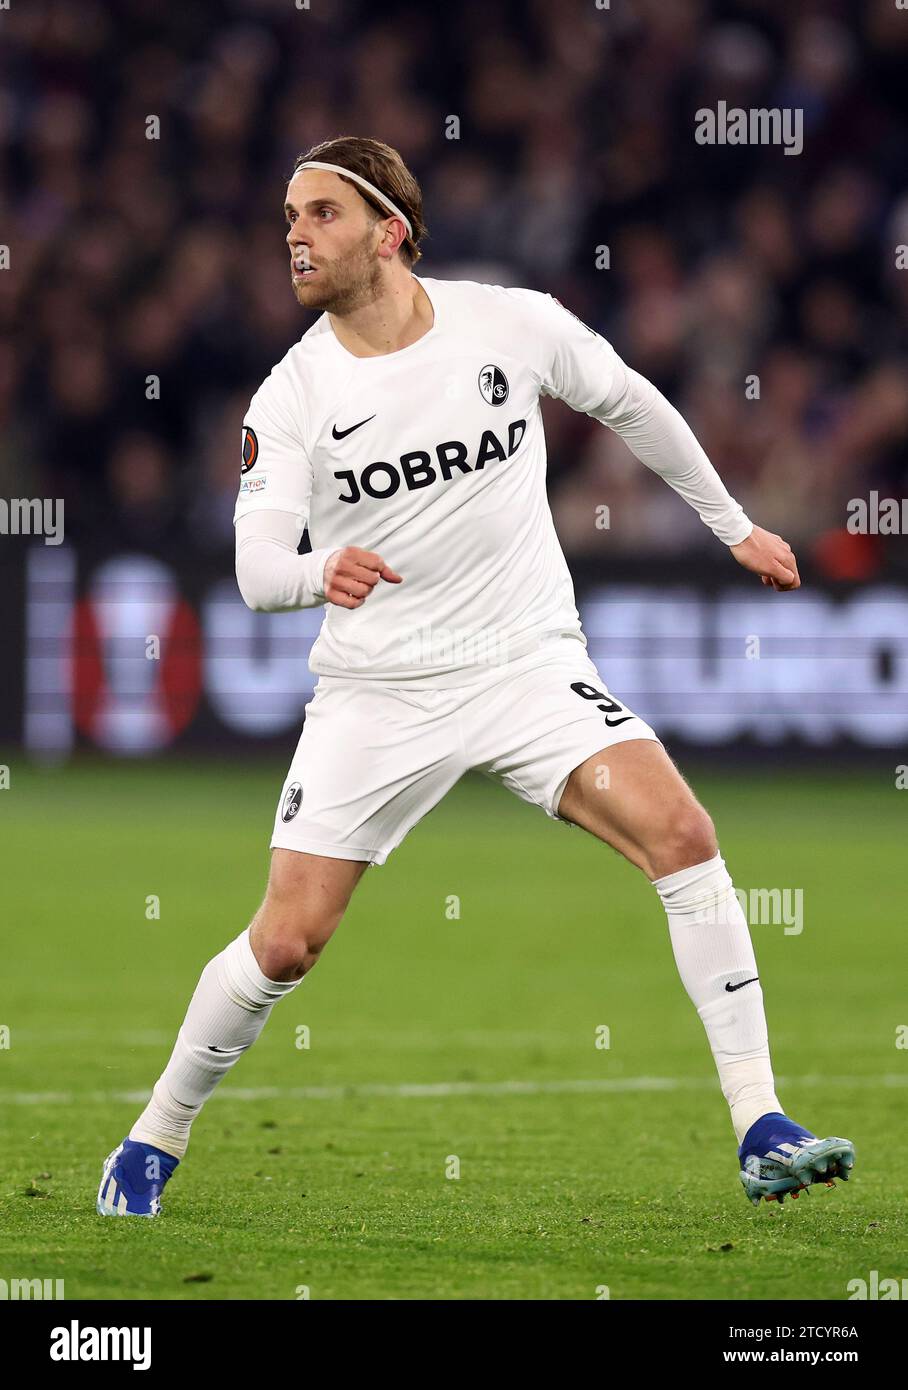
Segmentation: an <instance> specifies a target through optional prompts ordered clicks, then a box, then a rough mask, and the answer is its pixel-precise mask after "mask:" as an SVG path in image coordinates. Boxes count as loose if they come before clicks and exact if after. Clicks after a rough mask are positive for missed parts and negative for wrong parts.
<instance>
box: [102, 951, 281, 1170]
mask: <svg viewBox="0 0 908 1390" xmlns="http://www.w3.org/2000/svg"><path fill="white" fill-rule="evenodd" d="M299 983H300V981H299V980H288V981H286V982H285V981H281V980H269V979H268V978H267V976H265V975H263V974H262V972H261V970H260V969H259V964H258V961H257V960H256V958H255V954H254V952H253V950H252V946H251V945H250V942H249V928H248V927H247V928H246V929H245V930H244V931H242V932H240V934H239V936H238V937H237V938H236V939H235V940H234V941H231V942H230V945H229V946H226V947H225V948H224V950H223V951H221V953H220V955H217V956H215V957H214V958H213V960H210V961H209V962H208V964H207V965H206V966H205V969H204V970H203V971H202V974H201V976H200V978H199V982H198V984H197V985H196V988H195V993H194V994H193V996H192V999H191V1000H190V1001H189V1008H188V1009H187V1011H186V1017H185V1018H184V1020H183V1026H182V1028H181V1029H180V1031H179V1034H178V1035H177V1040H176V1043H175V1045H174V1049H173V1052H172V1053H171V1056H170V1061H169V1062H168V1063H167V1066H166V1067H165V1068H164V1071H163V1072H162V1074H161V1076H160V1077H159V1078H158V1080H157V1082H156V1083H155V1087H154V1091H153V1092H152V1097H151V1100H150V1101H149V1102H148V1104H147V1105H146V1107H145V1109H144V1110H143V1111H142V1113H141V1115H140V1116H139V1118H138V1119H137V1120H136V1122H135V1124H134V1125H133V1127H132V1129H131V1130H130V1131H129V1137H130V1139H138V1140H141V1141H142V1143H144V1144H153V1145H154V1146H155V1148H158V1149H163V1150H164V1152H165V1153H169V1154H173V1155H174V1157H176V1158H182V1157H183V1155H184V1154H185V1153H186V1149H187V1147H188V1145H189V1130H190V1127H191V1125H192V1122H193V1120H194V1119H195V1117H196V1115H198V1113H199V1111H200V1110H201V1108H202V1106H203V1105H204V1103H205V1101H206V1100H207V1099H208V1097H209V1096H210V1095H211V1093H212V1091H213V1090H214V1088H215V1086H216V1085H217V1084H218V1082H219V1081H220V1080H221V1078H222V1077H223V1076H226V1074H227V1072H228V1071H229V1070H230V1068H231V1067H232V1066H233V1065H234V1063H235V1062H237V1061H239V1059H240V1057H241V1056H242V1055H243V1053H244V1052H245V1051H246V1050H247V1048H250V1047H251V1046H252V1044H253V1043H254V1042H255V1040H256V1038H257V1037H258V1035H259V1033H261V1031H262V1029H263V1028H264V1026H265V1023H266V1021H267V1019H268V1015H269V1014H270V1013H271V1010H272V1008H273V1007H274V1005H275V1004H276V1002H277V1001H278V999H281V998H282V997H283V996H284V995H285V994H289V993H290V991H291V990H292V989H295V988H296V986H297V985H298V984H299ZM212 1047H215V1048H218V1049H220V1050H219V1051H217V1052H212V1051H211V1050H210V1049H211V1048H212Z"/></svg>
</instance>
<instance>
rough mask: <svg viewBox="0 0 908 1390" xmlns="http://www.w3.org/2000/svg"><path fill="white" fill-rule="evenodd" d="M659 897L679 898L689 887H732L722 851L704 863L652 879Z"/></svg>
mask: <svg viewBox="0 0 908 1390" xmlns="http://www.w3.org/2000/svg"><path fill="white" fill-rule="evenodd" d="M650 881H651V883H652V885H653V887H654V888H655V890H656V892H657V893H658V894H659V897H660V898H662V900H663V902H664V901H665V900H666V897H669V898H673V897H677V898H678V899H680V898H683V897H686V896H687V889H689V888H702V887H705V886H707V885H708V887H709V888H710V889H712V890H714V889H717V888H726V887H728V888H730V887H731V886H732V883H731V875H730V874H729V872H728V870H727V869H726V867H725V860H724V859H723V858H722V854H721V852H720V853H718V854H716V855H715V856H714V857H713V858H712V859H705V860H704V861H703V863H702V864H691V865H690V867H689V868H687V869H678V870H677V872H676V873H673V874H664V875H663V877H662V878H654V879H651V880H650Z"/></svg>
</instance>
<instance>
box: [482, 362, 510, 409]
mask: <svg viewBox="0 0 908 1390" xmlns="http://www.w3.org/2000/svg"><path fill="white" fill-rule="evenodd" d="M479 389H480V391H481V392H482V397H483V400H486V401H488V403H489V405H504V403H505V401H506V400H507V398H508V390H509V387H508V379H507V377H506V376H505V374H504V372H503V371H502V370H501V368H500V367H496V366H495V365H494V364H493V363H491V362H490V363H489V365H488V366H487V367H483V369H482V371H481V372H480V373H479Z"/></svg>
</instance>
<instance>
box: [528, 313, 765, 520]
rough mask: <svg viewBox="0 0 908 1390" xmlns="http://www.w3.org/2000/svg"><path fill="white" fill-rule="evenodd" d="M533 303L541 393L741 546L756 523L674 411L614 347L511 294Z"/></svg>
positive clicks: (577, 323) (573, 320)
mask: <svg viewBox="0 0 908 1390" xmlns="http://www.w3.org/2000/svg"><path fill="white" fill-rule="evenodd" d="M511 293H516V294H522V295H524V296H528V297H530V298H531V299H532V301H533V310H532V312H533V318H534V324H533V326H534V328H535V331H536V334H537V337H538V340H539V342H540V344H542V345H543V351H542V365H541V372H540V375H541V391H542V394H544V395H550V396H555V397H557V398H558V399H559V400H563V401H565V402H566V403H567V404H568V405H569V406H571V407H572V408H573V409H574V410H580V411H583V412H584V413H585V414H587V415H590V416H592V417H593V419H595V420H599V421H601V422H602V424H604V425H608V426H609V428H610V429H613V430H614V431H615V433H616V434H618V435H620V437H621V438H622V439H623V440H624V442H625V443H626V444H627V446H628V448H629V449H630V451H631V453H632V454H634V455H635V457H636V458H638V459H639V460H640V462H641V463H643V464H645V465H646V467H647V468H650V469H652V471H653V472H654V473H658V475H659V477H660V478H664V480H665V481H666V482H667V483H668V484H669V486H670V487H672V488H674V490H675V492H677V493H678V494H679V496H681V497H683V498H684V500H685V502H688V503H689V504H690V506H692V507H693V508H694V509H695V510H696V511H697V512H698V513H699V515H700V518H701V520H702V521H703V522H704V523H705V525H707V526H708V527H709V528H710V530H711V531H712V532H713V534H714V535H715V536H717V537H718V539H719V540H721V541H724V543H725V544H726V545H737V544H738V543H739V542H740V541H743V540H745V539H746V538H747V537H748V536H749V535H750V533H751V531H752V530H753V523H752V522H751V521H750V520H749V518H748V517H747V516H746V515H745V514H744V510H743V508H742V507H741V506H740V505H739V504H738V503H737V502H736V501H735V499H734V498H733V497H732V496H731V494H730V493H729V491H728V489H727V488H726V486H725V484H724V483H723V481H722V479H721V478H720V477H719V474H718V473H717V472H716V470H715V468H714V467H713V465H712V464H711V463H710V461H709V459H708V458H707V456H706V454H705V452H704V450H703V449H702V448H701V446H700V444H699V443H698V442H697V439H696V437H695V435H694V433H693V431H692V430H691V428H690V426H689V425H688V424H687V423H686V421H685V420H684V419H683V417H682V416H681V415H679V413H678V411H677V410H675V408H674V406H673V405H671V404H670V403H669V402H668V401H667V400H666V399H665V397H664V396H663V395H662V394H661V393H660V392H659V391H658V390H657V389H656V387H655V386H653V384H652V382H650V381H647V380H646V378H645V377H643V376H641V375H640V373H639V372H635V371H633V370H632V368H630V367H628V366H627V364H626V363H625V362H623V361H622V359H621V358H620V357H619V356H618V354H617V352H616V351H615V349H614V348H613V347H612V345H611V343H609V342H607V341H606V339H605V338H603V337H601V336H600V335H599V334H598V333H596V332H594V330H593V329H592V328H589V327H588V326H587V325H586V324H585V323H583V322H582V321H581V320H580V319H578V318H577V317H576V316H575V315H574V314H572V313H571V312H570V310H567V309H565V308H564V307H563V305H561V304H560V303H559V302H558V301H557V300H556V299H553V298H552V297H551V296H550V295H543V294H539V293H538V292H537V291H534V290H523V291H511Z"/></svg>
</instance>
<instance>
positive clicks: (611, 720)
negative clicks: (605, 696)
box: [605, 714, 634, 729]
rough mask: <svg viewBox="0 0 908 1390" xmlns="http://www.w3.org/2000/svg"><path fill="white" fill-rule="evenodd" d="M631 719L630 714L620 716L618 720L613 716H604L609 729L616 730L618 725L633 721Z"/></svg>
mask: <svg viewBox="0 0 908 1390" xmlns="http://www.w3.org/2000/svg"><path fill="white" fill-rule="evenodd" d="M633 717H634V716H633V715H632V714H622V716H621V718H620V719H616V718H615V716H614V715H613V714H607V715H606V716H605V722H606V724H607V725H608V726H609V728H610V729H617V727H618V725H619V724H626V723H627V721H628V720H629V719H633Z"/></svg>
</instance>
